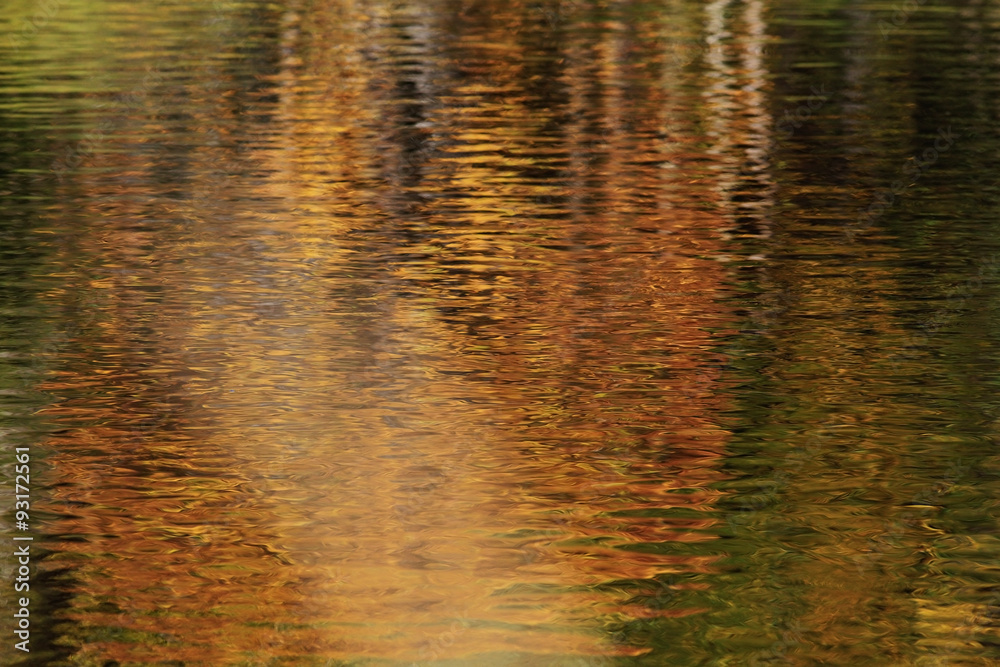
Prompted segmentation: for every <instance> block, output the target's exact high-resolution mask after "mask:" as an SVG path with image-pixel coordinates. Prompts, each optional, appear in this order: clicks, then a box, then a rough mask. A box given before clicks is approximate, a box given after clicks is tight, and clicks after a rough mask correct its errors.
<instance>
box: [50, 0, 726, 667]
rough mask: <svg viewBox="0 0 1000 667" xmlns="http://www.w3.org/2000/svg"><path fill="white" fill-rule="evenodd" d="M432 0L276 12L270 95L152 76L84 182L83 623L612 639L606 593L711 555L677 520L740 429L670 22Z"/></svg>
mask: <svg viewBox="0 0 1000 667" xmlns="http://www.w3.org/2000/svg"><path fill="white" fill-rule="evenodd" d="M446 5H447V3H443V4H442V6H440V7H439V6H436V5H435V6H432V7H429V6H413V7H410V8H408V9H402V8H397V7H395V6H390V5H380V4H375V5H370V6H366V7H365V8H364V9H363V10H362V9H360V8H359V7H356V6H354V5H352V4H350V3H344V4H336V3H324V4H321V5H315V6H313V7H312V8H310V10H308V11H304V10H303V11H301V12H293V11H290V10H289V11H287V12H285V14H284V16H283V18H282V20H281V26H282V32H281V35H280V38H279V40H278V42H277V43H276V44H275V45H273V48H274V51H275V54H274V58H275V62H276V63H277V67H276V73H274V74H273V75H270V76H268V77H262V78H263V79H264V80H265V82H266V86H265V90H263V91H261V92H259V94H257V96H256V97H255V96H253V95H250V94H246V95H245V99H236V98H237V97H239V94H240V93H239V86H240V85H241V84H240V83H239V82H237V81H236V79H235V77H236V73H233V72H229V73H227V71H226V70H225V68H224V67H222V68H220V69H217V70H213V74H212V76H213V77H214V78H213V80H212V82H211V83H212V85H207V84H206V82H205V81H203V80H199V79H198V78H193V79H192V80H189V81H186V82H177V83H175V84H173V85H175V86H180V87H181V89H183V90H184V91H185V94H184V95H179V94H176V90H177V88H176V87H175V88H173V89H171V88H170V85H172V84H169V83H165V84H163V85H164V86H165V88H164V90H162V91H161V90H154V91H151V93H150V95H149V100H150V101H149V104H150V106H149V108H147V109H145V110H144V111H143V112H142V113H139V112H137V114H136V118H134V119H133V120H131V121H130V125H129V127H128V131H127V132H126V131H125V130H124V129H123V130H122V133H121V134H120V135H118V136H113V137H108V138H107V140H106V141H107V143H106V150H105V151H103V152H102V153H100V154H98V155H95V156H94V157H93V159H92V162H91V164H90V167H91V170H90V171H84V172H82V173H81V175H79V176H78V177H76V179H75V180H74V181H73V184H72V187H77V188H81V189H82V190H84V191H85V193H86V196H84V197H81V198H80V199H79V201H80V202H81V206H82V210H81V211H80V212H79V213H77V214H75V215H79V217H81V218H84V219H87V220H94V221H96V222H95V223H93V225H92V226H91V227H89V228H86V229H83V230H81V231H80V232H79V233H78V234H76V235H75V236H74V237H73V238H72V239H71V242H68V243H67V247H66V249H65V263H66V265H67V270H68V271H70V272H71V273H72V275H73V276H74V277H73V279H72V280H71V281H70V282H74V283H75V284H74V285H72V288H73V289H77V290H82V291H84V292H86V293H87V294H89V295H91V296H90V302H89V304H87V306H86V307H87V308H91V309H93V310H94V311H95V312H96V317H95V319H94V322H93V324H92V325H91V326H89V327H87V328H85V329H83V330H81V331H80V332H79V335H78V336H77V337H76V339H75V340H74V341H73V345H72V347H71V349H70V350H69V351H68V352H67V355H66V360H65V371H64V372H62V373H61V374H60V375H59V376H57V377H54V378H53V379H52V381H51V382H50V383H48V385H47V386H46V387H45V390H46V391H50V392H52V393H53V394H55V395H57V396H59V397H60V400H59V401H58V402H57V403H56V404H55V405H54V406H53V407H52V408H51V409H50V410H48V413H47V414H48V415H49V417H50V419H52V420H53V421H55V422H57V423H62V424H65V430H63V431H61V432H59V433H58V434H56V436H54V438H53V440H52V442H51V445H52V447H53V448H54V451H55V454H54V456H53V457H52V459H51V460H52V465H53V473H52V474H53V475H54V476H55V478H56V479H57V485H56V487H55V488H56V490H55V501H54V504H53V509H54V510H57V511H59V512H60V513H61V517H60V518H58V519H56V520H54V521H52V522H51V524H50V526H49V528H50V530H51V531H52V532H53V533H55V534H57V535H61V536H64V538H65V540H64V541H62V542H60V543H59V550H60V552H61V553H60V556H59V557H57V558H54V559H53V564H54V565H56V564H58V565H62V566H71V567H72V568H74V572H75V575H74V576H75V577H76V581H77V584H76V590H77V595H76V597H75V598H74V600H73V602H72V606H71V608H70V610H69V611H68V612H67V617H68V618H72V619H74V620H76V621H78V622H79V623H80V624H81V626H82V629H81V630H80V631H79V633H80V636H79V637H78V638H77V641H78V642H79V644H80V646H81V651H82V653H81V655H83V656H85V657H86V656H99V657H101V658H104V659H114V660H118V661H120V662H122V663H125V662H144V661H154V660H167V659H170V660H182V661H191V662H192V663H199V662H200V663H205V664H237V663H238V662H239V661H241V660H244V661H245V660H253V661H266V660H268V659H270V658H272V657H274V658H276V657H294V656H300V657H301V656H323V657H333V658H359V657H378V658H393V659H399V660H432V659H438V658H440V659H443V658H461V657H469V656H476V655H485V654H488V653H491V652H516V651H519V652H524V653H533V654H542V655H552V654H561V655H615V654H633V653H641V652H643V651H644V650H646V649H644V648H643V647H635V646H630V645H626V644H624V643H621V642H616V641H614V640H613V638H611V637H610V636H609V634H608V633H607V632H606V630H607V628H608V627H609V626H610V625H612V624H614V623H615V622H620V621H621V620H622V619H629V618H648V617H651V616H657V615H662V616H671V617H679V616H684V615H686V614H697V613H701V612H702V611H703V610H702V609H701V608H700V607H683V606H681V607H678V606H664V607H662V608H656V607H654V606H650V605H644V604H640V603H638V602H636V601H635V600H634V591H635V590H636V589H637V587H638V588H641V587H643V586H646V587H647V588H652V589H656V587H657V586H660V587H662V583H661V579H663V577H664V575H668V574H672V573H711V572H712V571H713V569H714V567H715V565H714V563H715V561H716V559H717V557H718V550H713V549H712V548H710V547H709V546H708V545H707V544H706V546H705V547H704V548H700V549H696V550H695V551H696V553H694V554H692V553H688V551H685V552H683V553H673V552H672V551H671V545H672V544H681V543H683V544H691V545H699V544H701V543H709V542H711V541H712V540H714V539H715V537H716V535H715V529H714V526H715V520H714V519H713V518H711V515H710V514H709V510H710V509H711V507H712V504H713V502H714V500H715V497H716V492H714V491H712V490H711V489H710V485H711V484H712V483H713V482H716V481H718V480H719V479H721V478H722V473H720V472H719V471H718V470H717V463H718V461H719V458H720V456H721V455H722V453H723V447H724V444H725V441H726V437H727V433H726V432H725V431H724V430H723V429H722V428H721V427H720V426H718V422H719V420H718V414H719V412H720V411H722V410H724V409H725V408H726V404H725V399H724V398H723V397H722V394H720V393H719V391H718V388H719V382H720V376H719V371H718V370H717V365H718V361H719V356H718V354H717V353H715V352H714V351H713V346H714V339H713V336H712V334H711V333H710V331H713V330H715V331H725V330H727V329H728V328H730V327H731V326H732V324H731V321H732V315H731V313H730V312H728V310H727V309H726V308H725V307H724V306H722V305H720V300H719V296H720V294H722V293H724V292H725V289H726V288H725V285H726V281H727V272H726V268H725V264H723V263H722V262H720V261H718V260H719V259H720V258H721V255H722V254H723V246H722V244H723V241H722V240H721V233H720V228H721V227H722V226H724V225H725V224H726V222H725V219H724V218H723V217H722V216H721V215H720V214H718V213H716V212H715V208H714V207H713V202H714V203H715V204H718V200H717V199H715V197H716V196H717V195H716V194H715V193H716V192H717V187H716V183H715V181H714V180H713V178H714V177H713V176H712V172H711V169H709V168H707V167H706V166H705V165H711V164H713V160H715V159H716V158H713V157H712V156H710V155H709V154H707V153H705V152H704V150H703V149H701V148H699V142H700V141H701V137H700V136H699V134H698V129H697V128H698V125H699V122H700V120H699V118H697V117H696V115H693V114H691V113H687V114H685V112H684V111H683V109H684V108H685V105H686V104H688V102H687V101H686V100H685V96H686V95H688V96H690V95H691V94H692V93H691V89H692V84H691V82H690V81H688V80H686V79H685V77H688V78H690V77H691V76H694V75H693V74H691V73H690V72H687V71H686V70H685V69H684V65H683V63H678V62H677V60H676V59H675V58H673V56H672V54H671V52H670V51H669V50H667V49H666V48H665V44H666V43H667V39H666V37H664V35H665V31H666V30H667V26H666V25H665V24H664V23H663V22H657V21H653V20H652V19H648V18H644V17H640V18H638V19H629V18H628V17H626V16H624V15H623V16H622V17H621V18H620V19H619V20H616V21H612V22H606V21H597V22H594V21H591V20H590V19H588V17H587V16H586V15H585V9H584V8H582V7H581V6H576V5H573V6H570V5H569V4H568V3H566V4H559V3H551V4H550V5H546V6H547V7H549V8H550V9H551V10H552V11H554V12H556V13H557V14H559V16H557V17H556V18H554V19H553V20H554V21H565V22H567V25H576V26H577V27H578V28H579V31H578V32H573V33H572V34H570V33H568V32H567V33H566V34H563V36H562V37H561V38H560V39H559V40H556V42H555V43H552V44H550V43H549V42H550V41H551V40H552V37H551V34H549V33H547V32H545V31H544V30H542V29H541V28H539V24H538V22H537V20H536V18H535V17H534V16H533V15H531V12H532V11H536V10H535V9H532V8H530V7H529V6H528V4H527V3H519V2H518V3H510V4H508V5H506V6H505V8H504V9H503V12H504V14H503V15H502V16H497V15H496V14H495V13H492V14H490V15H489V16H486V15H480V14H477V13H475V12H472V11H469V12H467V13H455V12H452V11H450V10H449V8H448V7H447V6H446ZM574 7H575V8H574ZM574 12H575V13H574ZM688 20H689V22H690V24H691V25H692V26H693V27H694V28H697V26H698V20H697V18H694V19H692V18H690V17H688ZM512 26H513V27H515V28H517V26H520V28H517V29H512ZM671 29H673V30H676V25H674V26H672V27H671ZM567 30H568V29H567ZM261 48H264V47H261ZM539 81H541V82H543V83H544V84H545V85H544V89H545V90H546V91H550V90H556V91H561V92H559V93H558V94H555V95H554V97H552V98H547V97H546V95H547V94H548V93H546V92H544V91H543V90H542V88H543V87H542V86H538V85H536V83H537V82H539ZM665 81H672V82H675V83H672V84H670V85H665V84H664V83H663V82H665ZM167 89H170V90H174V93H173V94H168V92H167ZM219 90H229V91H237V92H230V93H226V94H220V93H219V92H218V91H219ZM181 109H183V110H184V112H185V113H186V114H188V115H189V116H190V118H191V122H190V124H189V125H188V126H185V127H184V128H179V127H176V126H174V125H171V123H172V122H173V121H171V120H170V119H171V118H173V116H172V113H173V112H179V111H180V110H181ZM667 132H669V135H670V136H669V137H666V136H665V133H667ZM182 133H183V134H182ZM190 133H193V134H194V136H193V137H192V136H191V134H190ZM181 136H183V137H185V139H186V142H187V143H186V144H185V146H186V148H183V149H182V148H178V147H177V146H176V145H175V144H174V143H173V142H174V141H175V140H176V139H178V138H179V137H181ZM136 138H139V139H140V140H141V141H142V142H146V143H148V144H150V145H153V146H160V147H161V149H162V150H161V151H160V152H157V151H153V150H150V151H146V152H142V151H133V150H129V149H128V146H129V145H131V142H133V141H134V140H136ZM667 139H669V141H667ZM164 151H166V152H176V153H178V155H175V156H174V158H173V159H174V161H173V162H172V163H171V164H174V165H177V164H183V167H177V166H174V167H170V166H169V165H168V166H164V164H163V163H162V162H158V160H159V159H160V158H161V157H162V156H163V152H164ZM158 156H159V157H158ZM727 159H728V158H727ZM171 179H173V180H171ZM164 181H168V182H166V183H165V182H164ZM174 181H178V182H179V184H178V182H174ZM67 187H70V186H67ZM178 187H179V188H182V189H183V190H184V192H185V194H184V195H183V196H175V195H172V194H170V193H171V192H172V191H173V189H174V188H178ZM67 196H70V195H69V194H67ZM80 257H87V258H92V259H91V260H89V263H87V262H84V263H81V262H80V260H79V258H80ZM69 294H70V292H69V291H67V292H66V293H53V294H52V295H51V296H52V298H53V299H57V300H58V299H63V300H65V301H66V307H67V308H74V307H75V308H79V307H80V306H79V305H74V304H72V303H71V302H70V296H69Z"/></svg>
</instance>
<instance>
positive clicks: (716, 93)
mask: <svg viewBox="0 0 1000 667" xmlns="http://www.w3.org/2000/svg"><path fill="white" fill-rule="evenodd" d="M732 4H733V2H732V0H715V2H712V3H709V4H708V5H706V7H705V13H706V14H707V19H706V26H705V32H706V37H705V41H706V42H707V43H708V47H709V48H708V51H707V53H706V55H705V62H706V65H707V70H708V71H707V73H706V76H707V77H708V78H709V85H708V86H707V88H706V90H705V93H704V95H705V97H706V98H707V107H708V110H709V113H710V114H711V115H710V117H709V119H708V127H709V131H708V136H709V137H710V138H711V139H712V140H713V142H714V145H713V146H712V147H711V148H710V149H709V153H712V154H714V155H716V156H718V159H719V161H720V162H721V163H722V166H721V173H720V175H719V179H718V192H719V194H720V198H721V199H722V201H725V202H727V203H728V204H729V215H728V216H727V217H728V218H729V219H730V220H731V221H735V220H737V219H739V218H754V219H756V220H757V221H758V232H759V233H760V235H761V236H770V230H769V229H768V228H767V225H766V223H765V221H764V213H763V211H765V210H766V209H768V208H769V207H771V206H772V205H773V203H774V191H775V185H774V178H773V175H772V174H771V169H770V159H769V153H770V149H771V146H772V144H773V137H772V129H771V128H772V125H773V119H772V117H771V113H770V112H769V111H768V109H767V101H768V100H767V95H766V93H765V87H766V85H767V69H766V67H765V64H764V46H765V43H766V40H767V23H766V21H765V20H764V9H765V7H764V2H763V1H762V0H746V1H745V2H743V3H742V4H743V6H744V10H743V12H742V16H741V18H742V23H743V27H744V29H745V34H744V35H741V36H739V37H738V39H736V40H733V42H732V43H733V45H734V46H735V47H736V48H737V49H738V52H739V58H740V65H741V68H737V67H736V66H733V65H730V64H729V63H728V62H727V59H726V44H727V40H728V39H729V38H732V37H733V33H732V32H731V31H730V30H728V29H727V27H728V26H727V18H726V9H727V8H728V7H730V5H732ZM741 82H742V84H743V85H739V84H740V83H741ZM742 119H746V120H742ZM740 150H741V151H742V153H741V152H740ZM743 165H745V168H743V169H741V166H743ZM741 171H742V172H744V173H742V174H741ZM747 180H750V181H752V182H753V184H754V187H753V188H752V193H753V195H754V197H741V199H750V200H751V201H737V200H735V199H734V197H733V195H734V194H735V193H737V192H740V191H745V190H746V189H747V188H746V185H745V181H747ZM741 182H742V183H744V185H743V186H742V187H741Z"/></svg>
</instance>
